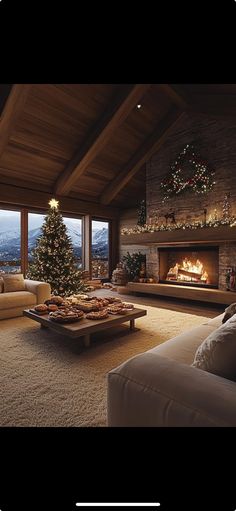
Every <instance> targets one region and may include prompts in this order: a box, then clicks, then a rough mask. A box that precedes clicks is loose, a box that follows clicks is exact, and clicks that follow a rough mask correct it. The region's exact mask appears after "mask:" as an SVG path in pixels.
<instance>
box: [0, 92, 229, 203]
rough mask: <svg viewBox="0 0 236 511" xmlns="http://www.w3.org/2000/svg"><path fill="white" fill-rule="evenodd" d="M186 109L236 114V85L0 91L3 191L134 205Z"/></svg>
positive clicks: (0, 172) (0, 157)
mask: <svg viewBox="0 0 236 511" xmlns="http://www.w3.org/2000/svg"><path fill="white" fill-rule="evenodd" d="M138 104H141V108H137V105H138ZM186 110H188V111H191V110H194V111H198V112H202V113H206V114H210V115H226V116H228V115H236V84H175V85H173V84H32V85H28V84H15V85H11V84H9V85H8V84H4V85H0V113H1V116H0V185H1V183H2V184H9V185H14V186H19V187H22V188H26V189H29V190H41V191H44V192H49V193H53V194H54V195H56V196H58V197H60V196H65V197H71V198H75V199H79V200H83V201H90V202H91V201H92V202H95V203H97V204H103V205H111V206H115V207H117V206H118V207H126V208H127V207H128V206H133V205H134V204H136V203H137V201H138V200H140V199H141V198H143V197H144V196H145V163H146V162H147V161H148V159H149V158H150V156H151V155H152V154H153V153H154V152H156V151H157V150H158V149H159V147H161V144H162V143H163V142H164V140H165V139H166V138H167V137H168V134H169V131H170V129H171V128H172V127H173V125H174V124H175V123H178V121H179V119H180V118H181V116H182V115H183V112H184V111H186Z"/></svg>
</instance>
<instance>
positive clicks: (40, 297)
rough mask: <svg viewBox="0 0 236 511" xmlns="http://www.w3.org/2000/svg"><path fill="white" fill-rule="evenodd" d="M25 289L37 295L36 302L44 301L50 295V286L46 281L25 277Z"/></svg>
mask: <svg viewBox="0 0 236 511" xmlns="http://www.w3.org/2000/svg"><path fill="white" fill-rule="evenodd" d="M25 289H26V291H29V292H30V293H33V294H35V295H36V297H37V303H44V301H45V300H48V299H49V298H50V296H51V286H50V284H47V282H38V281H37V280H28V279H25Z"/></svg>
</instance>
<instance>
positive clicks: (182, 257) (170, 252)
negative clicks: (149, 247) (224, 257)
mask: <svg viewBox="0 0 236 511" xmlns="http://www.w3.org/2000/svg"><path fill="white" fill-rule="evenodd" d="M158 250H159V262H160V267H159V270H160V282H162V283H166V284H171V283H172V284H181V285H190V286H197V287H212V288H217V287H218V277H219V269H218V265H219V262H218V260H219V248H218V247H215V246H210V247H181V248H179V247H165V248H159V249H158Z"/></svg>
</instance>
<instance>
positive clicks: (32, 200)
mask: <svg viewBox="0 0 236 511" xmlns="http://www.w3.org/2000/svg"><path fill="white" fill-rule="evenodd" d="M52 197H55V196H54V195H53V194H52V193H49V192H43V191H41V190H29V189H28V188H23V187H22V188H20V187H19V186H13V185H7V184H5V183H4V184H2V183H1V178H0V204H2V205H3V204H9V205H11V206H13V205H15V206H19V207H26V208H37V209H38V210H45V209H48V202H49V200H50V199H51V198H52ZM55 198H56V199H58V200H59V203H60V210H61V211H62V212H63V213H71V214H73V213H74V214H77V215H86V214H90V215H92V216H95V217H98V218H104V219H112V218H117V217H118V215H119V209H118V208H114V207H110V206H101V204H97V203H95V202H89V201H88V202H87V201H82V200H77V199H73V198H71V197H59V196H56V197H55Z"/></svg>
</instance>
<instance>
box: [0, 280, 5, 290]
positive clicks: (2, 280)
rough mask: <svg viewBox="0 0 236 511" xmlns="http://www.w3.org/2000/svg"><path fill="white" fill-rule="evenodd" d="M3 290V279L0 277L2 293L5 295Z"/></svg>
mask: <svg viewBox="0 0 236 511" xmlns="http://www.w3.org/2000/svg"><path fill="white" fill-rule="evenodd" d="M3 288H4V282H3V278H2V277H0V293H3Z"/></svg>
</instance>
